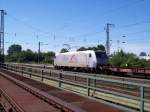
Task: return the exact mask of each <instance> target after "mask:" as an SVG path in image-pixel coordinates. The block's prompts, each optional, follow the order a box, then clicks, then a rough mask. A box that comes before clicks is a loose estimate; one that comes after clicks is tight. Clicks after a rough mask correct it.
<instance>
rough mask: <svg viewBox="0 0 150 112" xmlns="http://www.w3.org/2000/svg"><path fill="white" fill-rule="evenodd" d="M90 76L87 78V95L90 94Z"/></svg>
mask: <svg viewBox="0 0 150 112" xmlns="http://www.w3.org/2000/svg"><path fill="white" fill-rule="evenodd" d="M89 86H90V78H87V96H90V88H89Z"/></svg>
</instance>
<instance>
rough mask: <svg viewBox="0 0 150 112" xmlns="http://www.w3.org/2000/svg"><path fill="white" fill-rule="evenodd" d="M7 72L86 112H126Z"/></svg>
mask: <svg viewBox="0 0 150 112" xmlns="http://www.w3.org/2000/svg"><path fill="white" fill-rule="evenodd" d="M7 74H10V75H11V76H13V77H15V78H17V79H18V80H23V81H24V82H25V83H27V84H29V85H32V86H33V87H35V88H38V89H40V90H42V91H44V92H46V93H48V94H50V95H53V96H55V97H57V98H59V99H61V100H63V101H66V102H68V103H69V104H73V105H75V106H78V107H80V108H81V109H83V110H85V111H86V112H125V111H124V110H121V109H118V108H115V107H113V106H110V105H106V104H104V103H100V102H97V101H94V100H91V99H88V98H86V97H83V96H79V95H77V94H74V93H71V92H68V91H64V90H61V89H58V88H55V87H52V86H48V85H46V84H43V83H40V82H38V81H34V80H32V79H28V78H23V77H21V76H18V75H16V74H14V73H10V72H7ZM31 82H32V83H31Z"/></svg>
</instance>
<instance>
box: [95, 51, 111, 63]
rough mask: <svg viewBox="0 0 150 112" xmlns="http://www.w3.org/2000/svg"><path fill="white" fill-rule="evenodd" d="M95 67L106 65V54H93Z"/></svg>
mask: <svg viewBox="0 0 150 112" xmlns="http://www.w3.org/2000/svg"><path fill="white" fill-rule="evenodd" d="M95 55H96V59H97V65H105V64H107V63H108V57H107V55H106V52H95Z"/></svg>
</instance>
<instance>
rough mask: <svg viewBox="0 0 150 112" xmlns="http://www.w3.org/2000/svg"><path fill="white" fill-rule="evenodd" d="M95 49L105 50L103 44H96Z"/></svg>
mask: <svg viewBox="0 0 150 112" xmlns="http://www.w3.org/2000/svg"><path fill="white" fill-rule="evenodd" d="M97 50H101V51H105V47H104V46H103V45H97Z"/></svg>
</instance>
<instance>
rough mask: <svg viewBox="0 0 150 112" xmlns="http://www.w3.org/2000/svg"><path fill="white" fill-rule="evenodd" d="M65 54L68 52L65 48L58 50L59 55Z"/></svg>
mask: <svg viewBox="0 0 150 112" xmlns="http://www.w3.org/2000/svg"><path fill="white" fill-rule="evenodd" d="M65 52H69V51H68V50H67V49H66V48H62V49H61V50H60V53H65Z"/></svg>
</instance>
